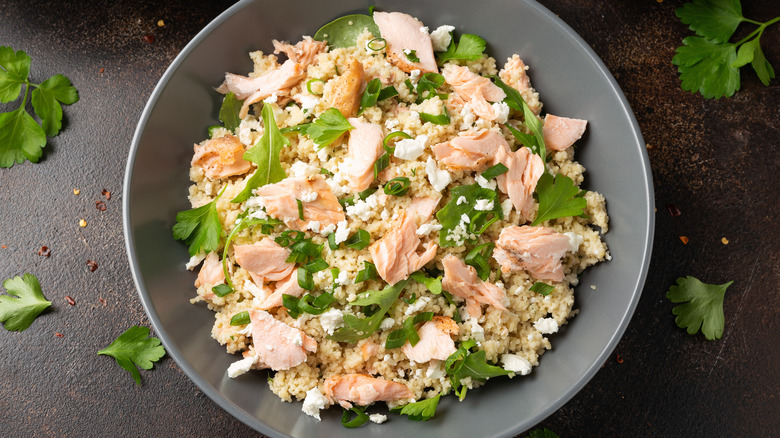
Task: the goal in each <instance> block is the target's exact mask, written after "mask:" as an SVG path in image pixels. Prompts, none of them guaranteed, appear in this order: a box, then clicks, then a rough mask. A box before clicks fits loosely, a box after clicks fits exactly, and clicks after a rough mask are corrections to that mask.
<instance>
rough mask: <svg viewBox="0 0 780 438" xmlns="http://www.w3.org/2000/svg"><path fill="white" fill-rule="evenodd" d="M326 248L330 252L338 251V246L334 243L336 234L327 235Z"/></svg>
mask: <svg viewBox="0 0 780 438" xmlns="http://www.w3.org/2000/svg"><path fill="white" fill-rule="evenodd" d="M328 248H330V249H331V251H335V250H337V249H339V244H338V243H336V233H330V234H328Z"/></svg>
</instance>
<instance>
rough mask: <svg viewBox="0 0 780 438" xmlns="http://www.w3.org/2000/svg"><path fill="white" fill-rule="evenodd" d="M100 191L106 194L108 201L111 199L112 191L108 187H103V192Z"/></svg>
mask: <svg viewBox="0 0 780 438" xmlns="http://www.w3.org/2000/svg"><path fill="white" fill-rule="evenodd" d="M100 193H102V194H103V196H105V197H106V201H108V200H109V199H111V192H110V191H108V190H106V189H103V191H102V192H100Z"/></svg>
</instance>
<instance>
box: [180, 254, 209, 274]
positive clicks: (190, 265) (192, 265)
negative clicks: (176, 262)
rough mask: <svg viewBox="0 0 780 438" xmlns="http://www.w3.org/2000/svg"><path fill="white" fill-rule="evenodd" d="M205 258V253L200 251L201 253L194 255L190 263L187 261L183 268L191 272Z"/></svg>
mask: <svg viewBox="0 0 780 438" xmlns="http://www.w3.org/2000/svg"><path fill="white" fill-rule="evenodd" d="M205 258H206V253H205V252H203V251H201V252H199V253H197V254H195V255H194V256H192V257H190V261H188V262H187V264H186V265H184V267H186V268H187V270H188V271H192V270H193V269H195V267H196V266H198V265H199V264H200V262H202V261H203V259H205Z"/></svg>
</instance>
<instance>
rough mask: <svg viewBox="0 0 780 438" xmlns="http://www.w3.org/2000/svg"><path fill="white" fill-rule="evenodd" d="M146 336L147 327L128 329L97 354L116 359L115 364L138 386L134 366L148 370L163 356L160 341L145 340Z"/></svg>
mask: <svg viewBox="0 0 780 438" xmlns="http://www.w3.org/2000/svg"><path fill="white" fill-rule="evenodd" d="M148 336H149V328H148V327H141V326H137V325H136V326H133V327H130V328H129V329H127V331H126V332H124V333H122V334H121V335H119V337H118V338H116V340H115V341H114V342H112V343H111V345H109V346H108V347H106V348H104V349H102V350H100V351H98V352H97V354H102V355H105V356H111V357H113V358H114V359H116V363H117V364H119V366H120V367H122V368H124V369H126V370H127V371H129V372H130V374H131V375H132V376H133V380H135V383H137V384H138V385H140V384H141V374H140V373H139V372H138V368H136V366H139V367H141V368H143V369H145V370H150V369H152V367H153V366H154V362H157V361H159V360H160V359H161V358H162V357H163V356H165V348H163V346H162V345H161V344H160V340H159V339H157V338H155V337H151V338H148V339H147V337H148Z"/></svg>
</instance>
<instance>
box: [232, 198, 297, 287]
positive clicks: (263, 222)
mask: <svg viewBox="0 0 780 438" xmlns="http://www.w3.org/2000/svg"><path fill="white" fill-rule="evenodd" d="M248 215H249V210H246V211H244V212H243V213H241V214H240V215H239V216H238V223H237V224H236V226H235V227H234V228H233V231H231V232H230V234H229V235H228V237H227V239H226V240H225V247H224V248H223V249H222V272H223V273H224V274H225V280H227V285H228V286H230V287H231V288H232V287H233V281H232V280H231V279H230V272H229V271H228V265H227V263H228V255H227V253H228V248H230V243H231V242H232V241H233V239H234V238H235V237H236V236H237V235H238V233H240V232H241V230H243V229H245V228H249V227H252V226H257V225H260V231H261V232H262V233H263V234H270V233H271V232H272V231H273V227H274V226H276V225H279V224H281V223H282V221H280V220H278V219H272V218H268V219H259V218H249V217H248ZM282 234H284V233H282ZM301 234H303V233H301Z"/></svg>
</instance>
